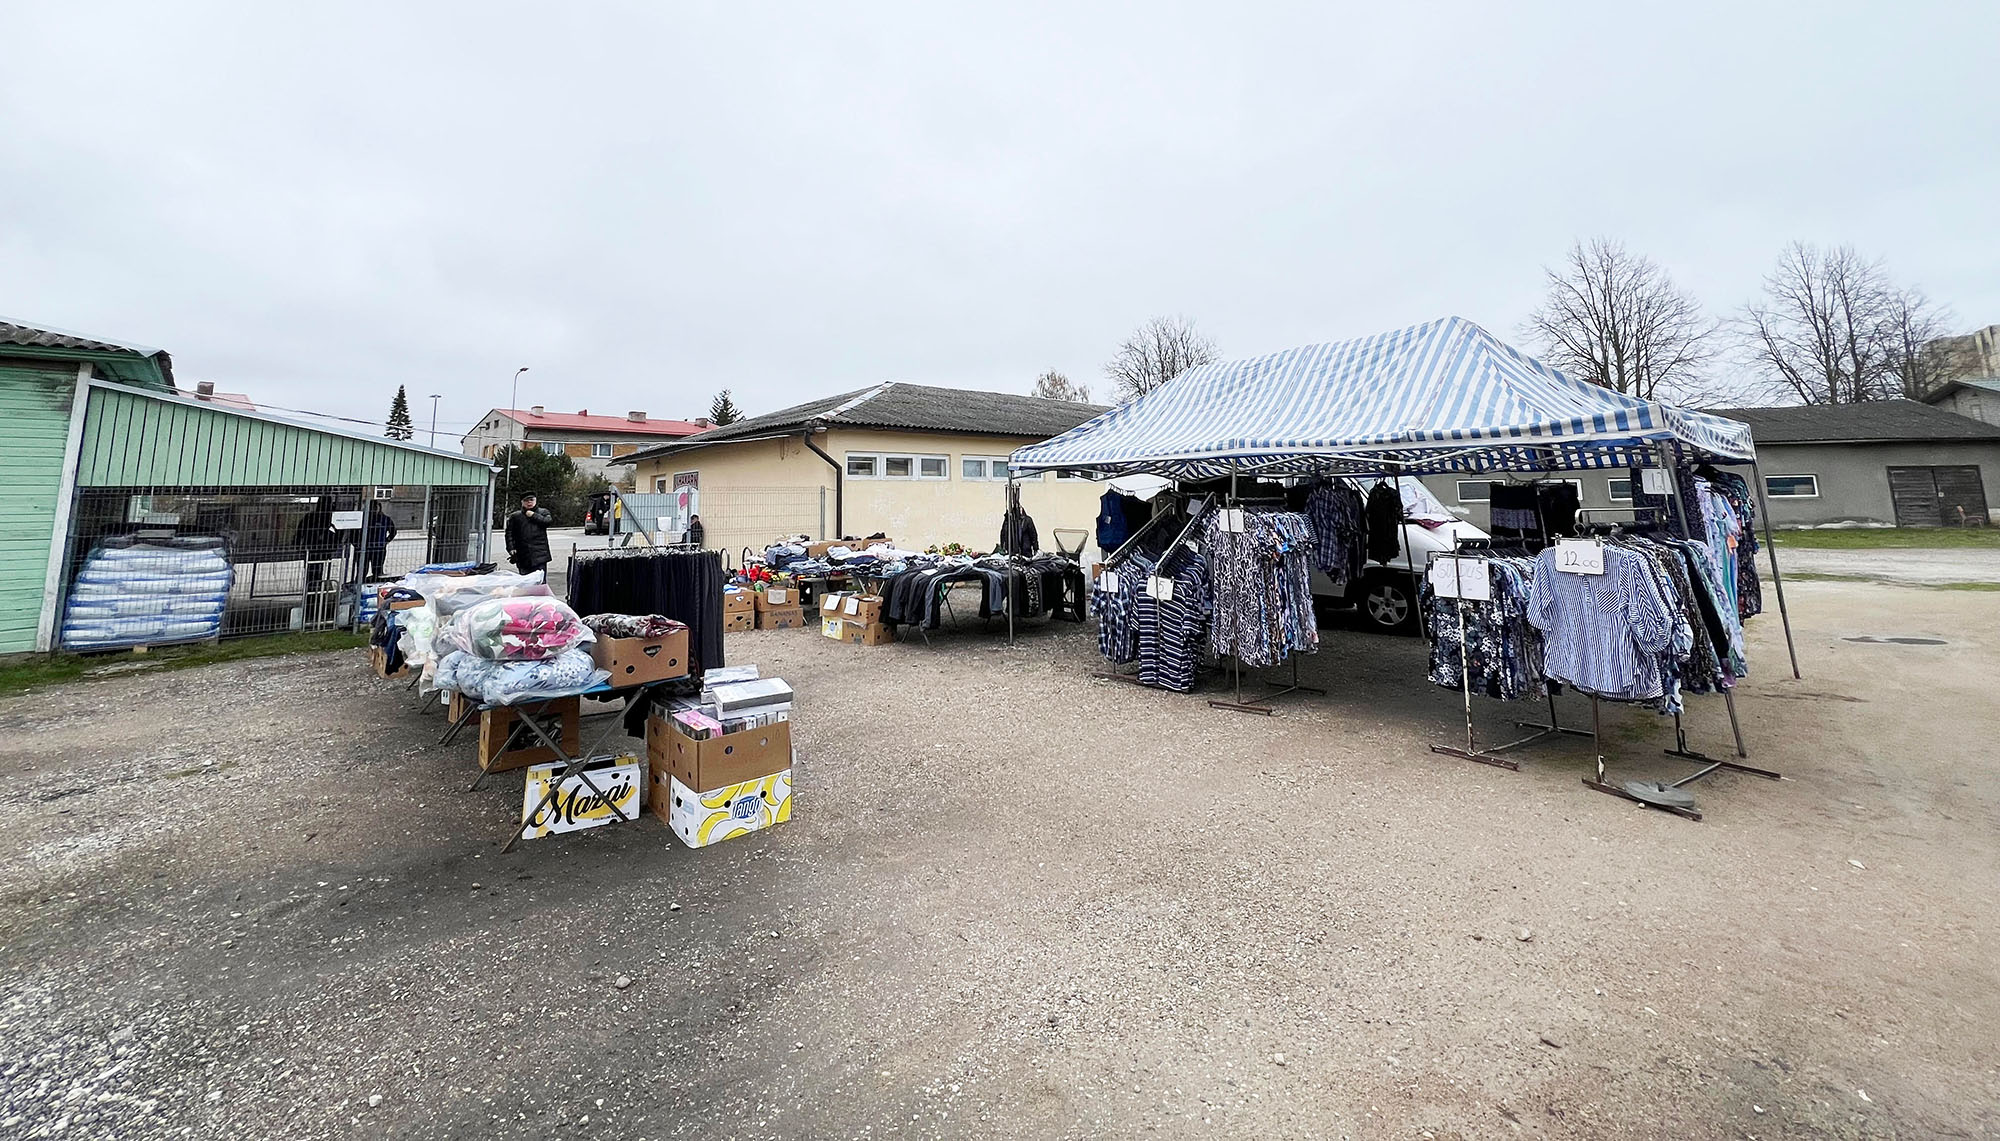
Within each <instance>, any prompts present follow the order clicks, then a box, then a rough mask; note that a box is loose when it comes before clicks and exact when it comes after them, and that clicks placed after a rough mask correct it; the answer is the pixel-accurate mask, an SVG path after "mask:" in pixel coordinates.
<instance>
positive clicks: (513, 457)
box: [500, 365, 528, 511]
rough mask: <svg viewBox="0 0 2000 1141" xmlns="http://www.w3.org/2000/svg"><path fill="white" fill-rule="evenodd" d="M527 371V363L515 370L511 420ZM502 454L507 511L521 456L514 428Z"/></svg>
mask: <svg viewBox="0 0 2000 1141" xmlns="http://www.w3.org/2000/svg"><path fill="white" fill-rule="evenodd" d="M526 371H528V366H527V365H522V366H521V367H520V368H517V369H515V370H514V393H513V395H511V396H509V397H508V398H507V419H508V421H509V422H512V421H513V419H514V406H515V405H517V404H519V403H520V402H521V374H522V373H524V372H526ZM500 454H501V457H502V458H501V460H500V462H501V463H503V464H506V465H507V470H506V471H505V472H503V473H501V476H500V510H502V511H505V510H507V504H509V503H511V502H513V500H512V499H510V498H509V497H510V496H511V495H512V494H513V491H514V464H515V462H516V461H517V460H518V459H519V457H520V449H518V448H516V447H515V446H514V429H512V428H509V429H507V444H506V446H505V447H504V448H503V449H502V450H501V453H500Z"/></svg>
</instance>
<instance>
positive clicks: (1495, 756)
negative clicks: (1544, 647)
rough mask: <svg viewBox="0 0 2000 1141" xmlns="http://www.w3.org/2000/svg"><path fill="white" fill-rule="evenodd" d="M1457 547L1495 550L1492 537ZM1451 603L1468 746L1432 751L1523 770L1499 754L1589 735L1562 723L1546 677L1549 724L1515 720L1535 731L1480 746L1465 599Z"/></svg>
mask: <svg viewBox="0 0 2000 1141" xmlns="http://www.w3.org/2000/svg"><path fill="white" fill-rule="evenodd" d="M1454 547H1455V550H1454V552H1453V553H1454V554H1455V555H1457V554H1466V555H1474V554H1478V553H1479V552H1488V553H1493V552H1494V547H1493V541H1492V540H1491V539H1460V540H1458V541H1457V543H1456V544H1454ZM1437 557H1438V556H1436V555H1432V556H1431V558H1430V560H1429V563H1434V562H1436V561H1437ZM1452 570H1453V572H1454V574H1455V575H1458V576H1462V575H1463V574H1464V573H1465V568H1464V565H1463V564H1460V563H1454V564H1453V565H1452ZM1424 574H1425V576H1426V577H1428V576H1429V574H1430V566H1429V565H1428V563H1427V564H1426V565H1425V567H1424ZM1460 591H1461V593H1463V587H1462V586H1461V587H1460ZM1419 597H1421V595H1419ZM1452 602H1453V604H1454V609H1455V610H1456V611H1457V614H1458V674H1459V687H1460V692H1461V693H1463V694H1464V697H1465V748H1463V749H1460V748H1457V747H1455V746H1452V745H1432V746H1431V752H1433V753H1440V754H1443V755H1445V756H1450V757H1462V758H1464V759H1465V760H1468V761H1478V762H1479V763H1480V764H1482V765H1492V766H1494V767H1495V768H1502V769H1508V770H1511V771H1513V772H1520V771H1521V762H1519V761H1517V760H1515V759H1513V758H1512V757H1503V756H1501V755H1500V754H1502V753H1505V752H1507V751H1508V750H1510V749H1518V748H1521V747H1522V746H1524V745H1531V744H1533V743H1534V742H1536V741H1540V740H1542V739H1543V738H1545V737H1560V736H1562V735H1564V734H1573V735H1575V736H1579V737H1582V736H1587V734H1586V733H1585V731H1584V730H1582V729H1572V728H1570V727H1569V726H1566V725H1564V724H1562V722H1561V720H1560V719H1558V718H1557V717H1556V695H1555V691H1554V690H1551V689H1548V688H1547V686H1546V682H1547V679H1546V678H1544V679H1543V681H1544V689H1543V693H1542V696H1543V698H1544V699H1546V700H1547V701H1548V703H1549V720H1548V723H1547V724H1541V723H1537V722H1533V721H1516V722H1515V723H1514V724H1515V726H1516V727H1518V728H1521V729H1533V730H1534V732H1532V733H1530V734H1528V735H1527V736H1525V737H1521V738H1519V739H1517V740H1513V741H1508V742H1507V743H1506V744H1503V745H1494V746H1492V747H1491V748H1486V749H1481V748H1480V747H1479V741H1478V737H1477V736H1476V735H1475V733H1474V732H1473V728H1472V658H1471V655H1470V654H1469V653H1468V652H1467V651H1466V647H1465V599H1464V598H1462V597H1461V598H1455V599H1453V600H1452Z"/></svg>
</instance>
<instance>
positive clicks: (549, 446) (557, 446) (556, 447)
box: [535, 440, 563, 456]
mask: <svg viewBox="0 0 2000 1141" xmlns="http://www.w3.org/2000/svg"><path fill="white" fill-rule="evenodd" d="M535 446H536V447H538V448H540V449H542V454H543V455H549V456H559V455H562V451H563V446H562V444H561V443H559V442H557V441H555V440H543V441H542V442H541V443H539V444H537V445H535Z"/></svg>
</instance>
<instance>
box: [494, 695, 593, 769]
mask: <svg viewBox="0 0 2000 1141" xmlns="http://www.w3.org/2000/svg"><path fill="white" fill-rule="evenodd" d="M531 708H534V709H535V713H534V716H535V717H536V718H537V720H538V721H539V722H540V723H541V725H542V726H543V727H544V728H545V729H547V731H548V734H549V736H551V737H553V736H555V735H556V727H557V726H558V725H560V726H561V727H562V737H561V740H562V744H563V748H564V749H566V750H568V751H569V753H570V754H571V755H572V756H574V755H575V753H576V751H577V750H578V749H581V748H583V722H582V706H581V705H580V704H579V703H578V699H577V698H574V697H559V698H556V699H555V700H553V701H550V702H547V703H546V704H541V705H538V706H534V707H531ZM520 716H521V707H518V706H508V705H502V706H500V707H498V708H496V709H488V710H486V711H485V712H484V713H481V714H480V715H479V767H480V768H482V769H485V770H486V771H487V772H489V773H497V772H505V771H507V770H508V769H518V768H521V767H523V766H525V765H532V764H538V763H540V762H542V761H553V760H556V759H557V757H556V753H555V750H554V749H551V748H549V747H548V746H547V745H544V744H542V741H541V738H539V737H537V736H535V735H534V734H533V733H532V732H530V731H529V730H528V728H527V727H526V726H522V727H521V732H520V733H519V734H518V735H517V736H515V738H514V747H513V748H511V749H508V750H507V751H505V752H502V751H501V747H502V746H503V745H505V744H506V743H507V739H508V735H509V734H510V733H512V732H513V730H514V720H515V718H517V717H520Z"/></svg>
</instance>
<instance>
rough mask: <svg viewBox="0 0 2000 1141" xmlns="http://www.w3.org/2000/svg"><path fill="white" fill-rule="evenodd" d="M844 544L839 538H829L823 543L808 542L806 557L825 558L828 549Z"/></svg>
mask: <svg viewBox="0 0 2000 1141" xmlns="http://www.w3.org/2000/svg"><path fill="white" fill-rule="evenodd" d="M842 545H843V544H842V543H841V541H840V540H839V539H828V540H826V541H825V542H823V543H807V544H806V557H807V558H809V559H823V558H825V557H826V553H827V552H828V551H830V550H832V549H834V548H835V547H838V546H842Z"/></svg>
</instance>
